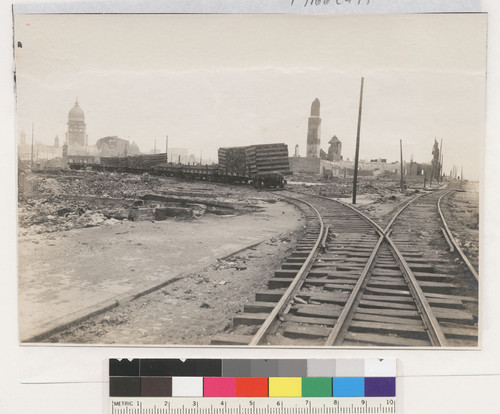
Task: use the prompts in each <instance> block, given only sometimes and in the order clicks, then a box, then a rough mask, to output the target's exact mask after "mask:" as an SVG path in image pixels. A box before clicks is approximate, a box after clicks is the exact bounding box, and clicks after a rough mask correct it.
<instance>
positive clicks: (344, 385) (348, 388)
mask: <svg viewBox="0 0 500 414" xmlns="http://www.w3.org/2000/svg"><path fill="white" fill-rule="evenodd" d="M332 387H333V396H334V397H364V396H365V379H364V377H334V378H333V381H332Z"/></svg>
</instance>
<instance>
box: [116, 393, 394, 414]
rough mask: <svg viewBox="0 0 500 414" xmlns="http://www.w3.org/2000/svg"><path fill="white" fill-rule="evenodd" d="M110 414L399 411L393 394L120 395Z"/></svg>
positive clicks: (370, 413)
mask: <svg viewBox="0 0 500 414" xmlns="http://www.w3.org/2000/svg"><path fill="white" fill-rule="evenodd" d="M109 404H110V405H109V413H110V414H354V413H356V414H365V413H366V414H382V413H390V414H392V413H394V414H397V413H399V412H400V411H398V409H397V404H396V397H394V398H384V397H367V398H359V397H357V398H352V397H342V398H310V399H307V398H271V397H269V398H254V399H251V398H222V399H221V398H213V397H212V398H156V397H155V398H120V397H111V398H110V401H109Z"/></svg>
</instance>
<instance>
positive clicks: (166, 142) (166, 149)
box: [165, 135, 168, 162]
mask: <svg viewBox="0 0 500 414" xmlns="http://www.w3.org/2000/svg"><path fill="white" fill-rule="evenodd" d="M165 154H167V162H168V135H167V137H166V138H165Z"/></svg>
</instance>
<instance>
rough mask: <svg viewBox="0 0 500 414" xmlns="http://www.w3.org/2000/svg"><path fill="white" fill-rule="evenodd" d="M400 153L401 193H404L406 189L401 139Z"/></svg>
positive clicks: (400, 142) (401, 141) (400, 141)
mask: <svg viewBox="0 0 500 414" xmlns="http://www.w3.org/2000/svg"><path fill="white" fill-rule="evenodd" d="M399 151H400V153H401V157H400V158H401V192H403V191H404V189H405V183H404V180H403V140H402V139H400V140H399Z"/></svg>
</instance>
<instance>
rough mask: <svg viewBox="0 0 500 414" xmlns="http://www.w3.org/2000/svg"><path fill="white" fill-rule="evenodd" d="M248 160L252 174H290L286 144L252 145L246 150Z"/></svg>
mask: <svg viewBox="0 0 500 414" xmlns="http://www.w3.org/2000/svg"><path fill="white" fill-rule="evenodd" d="M246 154H247V160H248V162H249V165H250V174H251V175H252V176H253V175H254V174H265V173H268V172H280V173H282V174H288V173H289V172H290V164H289V163H288V146H287V145H286V144H263V145H252V146H250V147H247V150H246Z"/></svg>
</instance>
